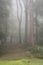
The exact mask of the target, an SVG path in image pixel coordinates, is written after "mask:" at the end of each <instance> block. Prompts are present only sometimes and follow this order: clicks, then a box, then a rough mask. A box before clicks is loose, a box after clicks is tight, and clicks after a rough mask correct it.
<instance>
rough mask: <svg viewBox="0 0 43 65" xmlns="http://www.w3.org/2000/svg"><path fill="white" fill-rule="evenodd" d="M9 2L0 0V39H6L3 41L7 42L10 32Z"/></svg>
mask: <svg viewBox="0 0 43 65" xmlns="http://www.w3.org/2000/svg"><path fill="white" fill-rule="evenodd" d="M7 6H8V3H7V0H6V1H5V0H0V35H1V37H0V41H2V39H3V40H4V41H3V43H5V42H6V39H7V34H8V32H7V31H8V27H7V26H8V17H9V10H8V8H7Z"/></svg>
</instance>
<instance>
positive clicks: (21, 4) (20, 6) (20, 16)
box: [19, 0, 22, 22]
mask: <svg viewBox="0 0 43 65" xmlns="http://www.w3.org/2000/svg"><path fill="white" fill-rule="evenodd" d="M19 3H20V7H21V15H20V22H21V21H22V4H21V2H20V0H19Z"/></svg>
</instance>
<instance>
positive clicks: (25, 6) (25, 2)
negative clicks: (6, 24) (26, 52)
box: [23, 0, 29, 43]
mask: <svg viewBox="0 0 43 65" xmlns="http://www.w3.org/2000/svg"><path fill="white" fill-rule="evenodd" d="M28 1H29V0H23V4H24V8H25V43H27V31H28V30H27V29H28V4H29V2H28Z"/></svg>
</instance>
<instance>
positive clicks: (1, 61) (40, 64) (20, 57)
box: [0, 46, 43, 65]
mask: <svg viewBox="0 0 43 65" xmlns="http://www.w3.org/2000/svg"><path fill="white" fill-rule="evenodd" d="M2 50H3V53H5V54H3V55H1V56H0V65H43V59H37V58H33V57H31V56H32V55H31V53H30V52H29V51H27V50H25V49H23V48H20V47H18V46H17V47H12V48H10V47H7V46H6V47H4V48H3V49H2Z"/></svg>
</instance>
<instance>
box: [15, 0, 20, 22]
mask: <svg viewBox="0 0 43 65" xmlns="http://www.w3.org/2000/svg"><path fill="white" fill-rule="evenodd" d="M16 5H17V18H18V21H20V19H19V16H18V2H17V0H16Z"/></svg>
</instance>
